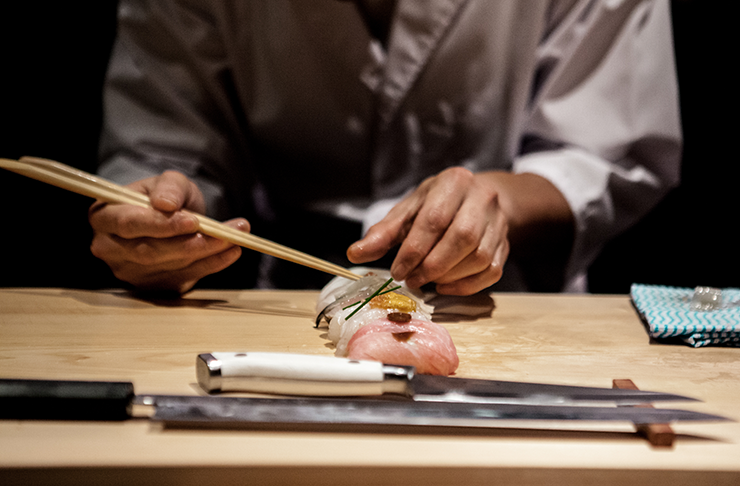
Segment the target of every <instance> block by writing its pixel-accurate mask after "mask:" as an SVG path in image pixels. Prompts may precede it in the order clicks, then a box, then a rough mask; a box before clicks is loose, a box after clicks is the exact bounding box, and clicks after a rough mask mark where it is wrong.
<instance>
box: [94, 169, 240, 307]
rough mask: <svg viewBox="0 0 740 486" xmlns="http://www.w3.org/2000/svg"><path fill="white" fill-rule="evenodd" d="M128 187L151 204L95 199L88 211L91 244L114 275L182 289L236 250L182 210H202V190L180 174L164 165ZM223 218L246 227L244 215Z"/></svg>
mask: <svg viewBox="0 0 740 486" xmlns="http://www.w3.org/2000/svg"><path fill="white" fill-rule="evenodd" d="M128 187H129V188H131V189H133V190H135V191H137V192H141V193H143V194H146V195H148V196H149V199H150V200H151V204H152V208H140V207H137V206H131V205H126V204H108V203H104V202H101V201H96V202H95V203H94V204H93V205H92V206H91V207H90V211H89V215H88V217H89V221H90V225H91V226H92V228H93V240H92V244H91V246H90V249H91V251H92V253H93V255H95V256H96V257H98V258H100V259H101V260H103V261H105V262H106V263H107V264H108V266H109V267H110V268H111V270H113V274H114V275H115V276H116V277H117V278H119V279H121V280H123V281H125V282H128V283H130V284H132V285H134V286H136V287H138V288H141V289H145V290H174V291H176V292H179V293H184V292H187V291H188V290H190V289H191V288H192V287H193V286H194V285H195V284H196V282H198V280H200V279H201V278H203V277H205V276H206V275H210V274H212V273H216V272H219V271H221V270H223V269H224V268H226V267H228V266H229V265H231V264H232V263H234V262H235V261H236V260H237V259H238V258H239V256H240V255H241V248H240V247H238V246H236V245H233V244H231V243H227V242H225V241H222V240H219V239H216V238H212V237H210V236H206V235H204V234H202V233H200V232H199V231H198V220H197V219H196V218H195V217H194V216H193V215H192V214H188V213H187V212H185V211H182V210H183V209H188V210H189V211H192V212H195V213H201V214H202V213H204V212H205V201H204V198H203V194H202V193H201V192H200V190H199V189H198V187H197V186H196V185H195V183H193V182H192V181H191V180H189V179H188V178H187V177H185V176H184V175H182V174H180V173H179V172H174V171H168V172H164V173H163V174H162V175H160V176H156V177H151V178H149V179H143V180H140V181H138V182H134V183H133V184H130V185H129V186H128ZM226 224H228V225H229V226H231V227H233V228H236V229H239V230H241V231H244V232H249V222H247V220H246V219H243V218H239V219H234V220H231V221H228V222H227V223H226Z"/></svg>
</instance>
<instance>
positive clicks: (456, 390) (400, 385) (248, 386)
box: [196, 352, 695, 405]
mask: <svg viewBox="0 0 740 486" xmlns="http://www.w3.org/2000/svg"><path fill="white" fill-rule="evenodd" d="M196 375H197V378H198V384H199V385H200V386H201V387H202V388H203V389H204V390H206V391H207V392H209V393H214V392H252V393H268V394H279V395H295V396H312V397H318V396H325V397H330V396H332V397H338V396H346V397H357V396H366V397H377V396H381V395H387V396H396V397H406V398H410V399H412V400H413V401H415V402H422V401H430V402H453V403H454V402H463V403H501V404H529V405H543V404H550V405H552V404H558V405H584V404H598V403H601V404H604V403H609V404H616V405H636V404H640V403H648V402H656V401H679V400H681V401H695V399H694V398H689V397H685V396H682V395H676V394H672V393H661V392H653V391H644V390H622V389H612V388H592V387H584V386H569V385H552V384H543V383H520V382H512V381H495V380H480V379H470V378H454V377H447V376H435V375H423V374H418V373H416V371H415V369H414V367H412V366H398V365H392V364H384V363H380V362H377V361H365V360H352V359H347V358H338V357H333V356H317V355H303V354H292V353H263V352H243V353H235V352H214V353H207V354H200V355H198V357H197V359H196Z"/></svg>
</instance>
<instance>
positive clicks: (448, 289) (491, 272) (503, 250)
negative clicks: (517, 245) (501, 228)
mask: <svg viewBox="0 0 740 486" xmlns="http://www.w3.org/2000/svg"><path fill="white" fill-rule="evenodd" d="M508 255H509V241H508V240H504V241H503V242H502V244H501V245H500V246H499V247H498V248H497V250H496V253H495V256H494V259H493V261H492V262H491V264H490V265H489V266H488V267H486V268H485V269H484V270H483V271H482V272H479V273H477V274H475V275H470V276H468V277H465V278H462V279H460V280H456V281H454V282H451V283H445V284H438V285H437V289H436V290H437V292H438V293H440V294H446V295H472V294H475V293H476V292H480V291H481V290H483V289H486V288H488V287H490V286H491V285H493V284H495V283H496V282H498V281H499V280H500V279H501V276H502V275H503V268H504V263H505V262H506V259H507V258H508Z"/></svg>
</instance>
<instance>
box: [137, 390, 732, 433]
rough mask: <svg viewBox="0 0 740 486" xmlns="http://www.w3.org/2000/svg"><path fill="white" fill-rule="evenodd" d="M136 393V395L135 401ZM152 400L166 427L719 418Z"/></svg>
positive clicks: (594, 410)
mask: <svg viewBox="0 0 740 486" xmlns="http://www.w3.org/2000/svg"><path fill="white" fill-rule="evenodd" d="M138 399H139V398H138V397H137V400H138ZM140 399H143V400H144V402H148V403H151V404H154V405H155V410H156V412H155V414H154V416H153V420H155V421H161V422H163V423H165V424H166V425H171V426H197V425H201V426H203V425H205V426H208V427H249V426H265V425H267V426H271V427H276V426H281V425H291V424H292V425H326V426H329V425H331V426H336V425H409V426H450V427H500V426H501V421H504V420H512V421H521V420H527V421H530V420H533V421H600V422H601V421H611V422H633V423H640V424H651V423H670V422H676V421H724V420H728V419H726V418H723V417H719V416H716V415H709V414H704V413H699V412H692V411H687V410H672V409H657V408H642V407H573V406H559V405H544V406H542V405H512V404H478V403H447V402H414V401H394V400H382V399H347V398H344V399H341V398H333V399H331V398H298V399H279V398H246V397H213V396H198V397H182V396H152V397H140Z"/></svg>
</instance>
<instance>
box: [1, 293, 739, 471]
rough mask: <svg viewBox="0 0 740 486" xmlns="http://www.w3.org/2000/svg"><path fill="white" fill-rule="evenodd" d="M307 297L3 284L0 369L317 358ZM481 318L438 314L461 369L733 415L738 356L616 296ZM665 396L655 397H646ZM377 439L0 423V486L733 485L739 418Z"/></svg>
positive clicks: (189, 384)
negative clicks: (671, 334)
mask: <svg viewBox="0 0 740 486" xmlns="http://www.w3.org/2000/svg"><path fill="white" fill-rule="evenodd" d="M316 297H317V293H315V292H307V291H280V292H270V291H196V292H193V293H191V294H188V295H187V296H185V297H184V298H182V299H179V300H152V299H147V298H142V297H138V296H135V295H132V294H129V293H127V292H124V291H120V290H111V291H82V290H68V289H43V288H41V289H24V288H18V289H0V364H1V365H0V377H2V378H45V379H80V380H126V381H132V382H133V383H134V386H135V389H136V392H137V393H141V394H143V393H157V394H183V395H188V394H199V393H201V391H200V390H199V389H198V387H197V386H196V384H195V367H194V365H195V358H196V356H197V354H199V353H204V352H213V351H243V350H247V351H279V352H295V353H308V354H323V355H332V354H333V349H332V348H331V346H330V344H329V342H328V340H327V339H326V337H325V332H326V331H325V330H322V329H314V328H313V318H314V305H315V299H316ZM493 297H494V299H495V303H496V308H495V310H494V311H493V314H492V316H491V317H490V318H483V319H476V320H461V321H457V322H455V321H448V322H444V323H443V324H444V325H445V326H446V327H447V328H448V329H449V331H450V334H451V335H452V337H453V340H454V341H455V343H456V345H457V348H458V353H459V355H460V368H459V369H458V372H457V374H458V376H462V377H474V378H489V379H502V380H516V381H532V382H548V383H562V384H572V385H585V386H602V387H610V386H611V383H612V380H613V379H615V378H629V379H631V380H632V381H633V382H634V383H635V384H636V385H637V386H638V387H639V388H640V389H644V390H655V391H665V392H673V393H680V394H685V395H689V396H693V397H695V398H699V399H701V400H702V402H693V403H677V404H672V405H671V407H676V408H684V409H690V410H696V411H701V412H707V413H713V414H720V415H725V416H728V417H730V418H733V419H735V420H740V406H738V403H740V349H738V348H702V349H693V348H689V347H685V346H674V345H661V344H654V343H651V342H650V340H649V339H648V336H647V334H646V332H645V329H644V328H643V326H642V324H641V322H640V320H639V318H638V317H637V315H636V313H635V311H634V310H633V308H632V306H631V305H630V302H629V299H628V297H626V296H621V295H620V296H589V295H584V296H575V295H536V294H535V295H524V294H495V295H494V296H493ZM656 406H659V407H664V406H665V405H663V404H661V405H656ZM508 425H512V426H511V427H501V428H494V429H472V430H464V431H461V430H460V429H447V428H440V429H419V430H415V431H411V432H410V431H402V432H395V431H393V430H387V429H386V430H379V431H378V432H377V433H363V434H359V433H342V432H332V431H331V430H326V431H322V432H311V433H309V432H296V431H265V430H261V431H260V430H252V431H212V430H211V431H197V430H169V429H162V428H160V427H158V426H157V425H156V424H152V423H150V422H148V421H146V420H143V419H134V420H130V421H127V422H123V423H79V422H77V423H65V422H32V421H1V422H0V483H1V484H4V485H5V484H32V483H36V484H38V483H43V484H124V483H125V484H155V483H156V484H203V483H204V482H213V481H220V482H226V483H227V484H229V483H242V482H243V483H245V484H325V483H326V484H329V483H331V484H358V485H365V484H368V485H369V484H409V485H411V484H425V485H436V484H451V483H455V484H471V485H475V484H492V483H494V482H495V483H498V484H566V483H567V484H587V483H588V484H590V483H594V482H597V481H598V482H599V483H600V484H607V485H608V484H625V483H627V482H629V483H631V484H653V485H655V484H672V485H675V484H712V485H717V484H740V424H738V423H737V422H730V423H700V424H690V423H678V424H674V425H673V426H672V427H673V430H674V431H675V433H676V438H675V441H674V444H673V446H672V447H671V448H662V449H656V448H651V447H650V445H649V444H648V443H647V442H646V441H645V440H644V439H643V438H641V437H640V436H639V435H638V434H637V433H635V430H634V427H633V426H632V425H631V424H606V425H605V424H593V423H549V422H546V423H523V422H522V423H516V424H508Z"/></svg>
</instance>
